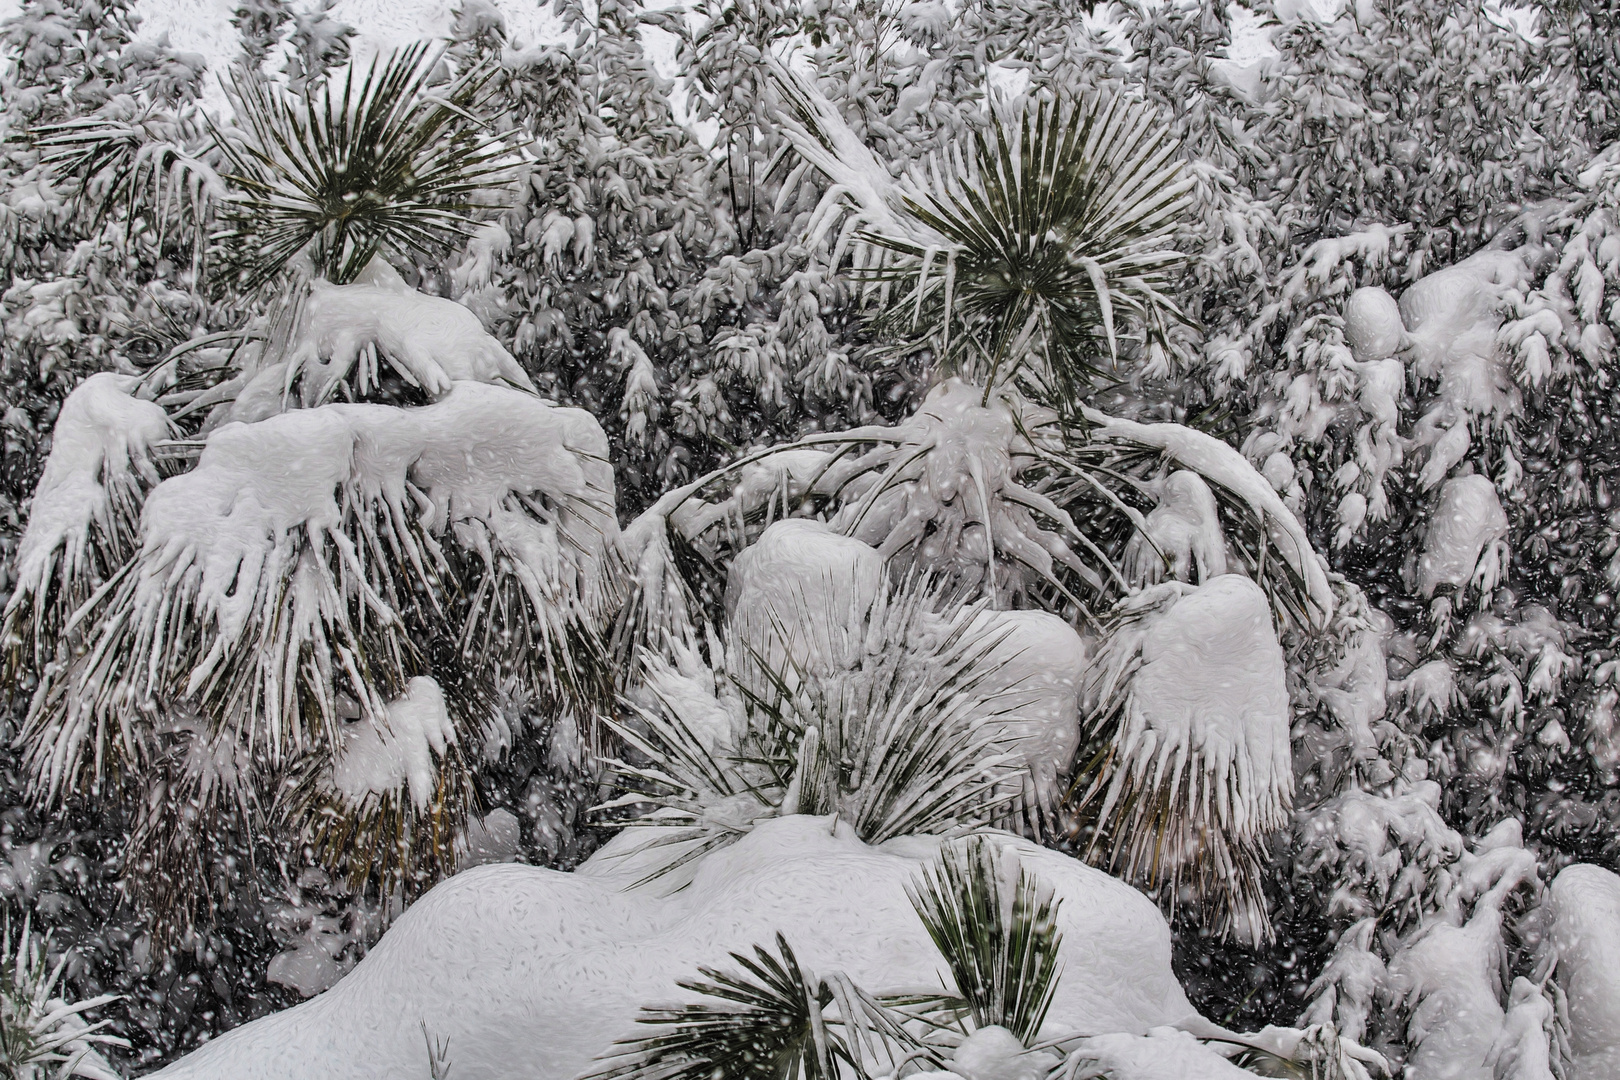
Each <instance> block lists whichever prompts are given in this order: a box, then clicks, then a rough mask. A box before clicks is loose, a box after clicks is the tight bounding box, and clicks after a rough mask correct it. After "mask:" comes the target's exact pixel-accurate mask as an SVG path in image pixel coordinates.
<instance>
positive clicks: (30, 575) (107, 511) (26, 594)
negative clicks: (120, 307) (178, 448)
mask: <svg viewBox="0 0 1620 1080" xmlns="http://www.w3.org/2000/svg"><path fill="white" fill-rule="evenodd" d="M136 386H137V380H136V379H135V378H134V377H133V376H126V375H115V374H112V373H111V372H100V373H98V374H95V375H92V376H90V377H89V378H88V379H86V380H85V381H84V382H82V383H80V384H79V385H78V386H77V387H76V388H75V389H74V391H73V392H72V393H71V394H69V395H68V398H67V400H66V401H64V402H63V403H62V409H61V412H60V413H58V415H57V421H56V428H55V431H54V434H53V437H52V444H51V454H50V457H49V458H48V459H47V460H46V463H45V472H44V475H42V476H41V477H40V481H39V486H38V487H37V488H35V490H34V501H33V506H32V509H31V511H30V513H29V517H28V528H27V529H26V530H25V531H24V533H23V537H22V542H21V544H20V545H19V546H18V549H17V563H16V574H17V584H16V587H15V588H14V589H13V591H12V594H11V598H10V600H9V601H8V602H7V604H6V608H5V614H4V625H3V628H0V635H3V638H4V642H5V648H6V650H7V655H8V660H9V662H10V663H11V664H12V665H16V664H17V663H19V662H20V661H22V659H23V657H24V655H25V654H26V655H27V656H28V658H29V663H31V664H32V665H33V666H34V667H35V668H36V669H38V668H43V666H44V665H45V663H46V661H47V660H62V659H66V657H65V655H63V656H58V655H57V654H58V653H59V652H60V651H61V650H62V649H63V648H65V646H66V642H65V641H64V635H65V634H66V633H67V632H68V629H69V622H70V619H71V616H72V614H73V613H74V612H75V611H77V610H78V609H79V608H80V606H81V605H83V604H84V603H86V602H87V601H88V600H89V599H90V598H91V596H92V595H93V594H94V593H95V591H96V589H97V588H98V587H100V586H101V585H102V584H103V583H104V582H106V581H108V580H109V579H111V578H112V577H113V576H114V575H115V574H116V573H117V572H118V571H119V569H120V568H122V567H123V566H124V564H125V563H126V562H128V561H129V559H130V557H131V556H132V555H133V554H134V553H135V550H136V547H137V546H138V543H139V539H138V536H137V522H138V520H139V518H140V511H141V504H142V502H143V501H144V500H145V497H146V493H147V492H148V491H149V490H150V489H151V488H152V487H154V486H155V485H156V484H157V483H158V481H159V475H158V470H157V466H156V464H155V462H154V453H155V450H156V448H158V447H159V445H160V444H162V443H163V442H165V441H166V440H168V439H169V438H170V437H171V436H172V435H173V433H174V432H173V428H172V426H171V425H170V423H169V418H168V416H167V415H165V413H164V411H163V409H162V408H160V407H159V406H158V405H156V404H154V403H153V402H150V401H144V400H142V399H140V398H137V397H135V396H133V391H134V390H135V389H136Z"/></svg>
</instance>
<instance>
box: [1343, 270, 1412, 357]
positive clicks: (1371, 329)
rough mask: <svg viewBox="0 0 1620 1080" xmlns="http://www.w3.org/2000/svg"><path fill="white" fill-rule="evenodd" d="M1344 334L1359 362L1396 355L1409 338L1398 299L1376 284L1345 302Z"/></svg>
mask: <svg viewBox="0 0 1620 1080" xmlns="http://www.w3.org/2000/svg"><path fill="white" fill-rule="evenodd" d="M1344 336H1345V340H1346V341H1347V342H1349V344H1350V354H1351V355H1352V356H1354V357H1355V359H1356V360H1357V362H1359V363H1363V364H1365V363H1371V362H1372V361H1374V360H1384V359H1387V358H1389V357H1391V356H1394V355H1395V353H1396V352H1398V351H1399V350H1400V348H1401V346H1402V345H1403V344H1404V343H1405V340H1406V327H1405V326H1404V325H1403V324H1402V322H1401V309H1400V307H1399V305H1397V304H1396V303H1395V298H1394V297H1393V296H1391V295H1389V293H1387V292H1385V291H1384V290H1383V289H1380V288H1378V287H1376V286H1367V287H1365V288H1360V289H1357V290H1356V291H1355V292H1353V293H1351V294H1350V299H1349V300H1346V301H1345V304H1344Z"/></svg>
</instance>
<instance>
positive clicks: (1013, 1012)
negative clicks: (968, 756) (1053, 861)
mask: <svg viewBox="0 0 1620 1080" xmlns="http://www.w3.org/2000/svg"><path fill="white" fill-rule="evenodd" d="M908 892H909V894H910V896H911V902H912V905H913V906H914V907H916V909H917V914H918V915H920V916H921V917H922V921H923V924H924V925H925V926H927V928H928V936H929V937H931V938H932V939H933V941H934V945H935V946H936V947H937V948H938V949H939V951H940V953H941V954H942V955H943V956H944V957H945V963H946V965H947V966H949V968H950V969H951V977H952V978H953V979H954V980H955V981H956V987H957V990H958V991H959V992H960V993H961V995H962V998H963V999H965V1002H966V1005H967V1011H968V1014H969V1015H970V1016H971V1017H972V1019H973V1023H974V1025H975V1027H979V1028H983V1027H989V1026H992V1025H995V1026H999V1027H1004V1028H1006V1029H1007V1030H1008V1031H1011V1032H1012V1033H1013V1035H1014V1036H1016V1037H1017V1038H1018V1040H1019V1041H1020V1042H1022V1043H1023V1044H1024V1045H1025V1046H1029V1045H1031V1044H1033V1042H1034V1040H1035V1037H1036V1035H1037V1034H1038V1033H1039V1031H1040V1029H1041V1024H1042V1023H1043V1022H1044V1021H1045V1020H1046V1014H1047V1011H1048V1010H1049V1009H1050V1008H1051V1007H1052V999H1053V997H1054V995H1055V994H1056V993H1057V984H1058V977H1059V974H1060V971H1059V967H1058V945H1059V943H1060V942H1061V941H1062V937H1063V935H1062V933H1061V932H1059V930H1058V928H1057V909H1058V904H1059V901H1058V900H1057V899H1056V898H1055V897H1054V896H1053V895H1052V893H1051V892H1050V891H1048V890H1045V889H1043V888H1042V886H1041V884H1040V883H1039V882H1038V881H1037V880H1036V879H1035V877H1034V876H1033V875H1031V874H1029V873H1028V872H1026V871H1025V870H1024V868H1023V866H1022V865H1021V864H1020V863H1019V862H1018V855H1017V852H1016V851H1012V850H1007V851H1000V852H998V851H997V850H996V847H995V846H994V844H993V843H992V841H990V840H989V839H987V838H985V837H982V836H975V837H971V838H970V839H969V840H968V841H967V842H966V843H963V844H957V845H948V846H946V847H945V848H944V849H942V850H941V852H940V857H939V860H938V861H937V862H936V863H934V864H933V865H932V866H929V867H926V868H925V869H924V871H923V876H922V881H921V883H920V884H918V885H917V886H915V887H914V888H911V889H909V890H908Z"/></svg>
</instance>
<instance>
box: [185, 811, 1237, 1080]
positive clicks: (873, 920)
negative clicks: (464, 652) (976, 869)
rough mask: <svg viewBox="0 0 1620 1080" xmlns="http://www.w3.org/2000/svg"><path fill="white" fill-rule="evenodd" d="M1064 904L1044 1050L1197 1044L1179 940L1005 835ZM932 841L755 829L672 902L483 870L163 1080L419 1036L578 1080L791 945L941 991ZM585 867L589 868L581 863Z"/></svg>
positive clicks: (290, 1071) (291, 1064) (413, 1059)
mask: <svg viewBox="0 0 1620 1080" xmlns="http://www.w3.org/2000/svg"><path fill="white" fill-rule="evenodd" d="M1002 842H1004V843H1006V844H1009V845H1012V846H1013V847H1015V848H1016V849H1017V850H1018V852H1019V856H1020V858H1021V860H1022V861H1023V863H1024V865H1025V866H1026V867H1027V868H1028V869H1029V870H1030V871H1031V872H1033V873H1034V874H1036V875H1037V876H1038V877H1039V878H1040V879H1041V881H1042V882H1044V883H1045V884H1047V885H1049V886H1050V887H1051V888H1052V889H1053V890H1054V892H1055V893H1056V895H1057V897H1058V898H1059V900H1060V905H1061V906H1060V907H1059V909H1058V915H1057V922H1058V927H1059V929H1060V930H1061V931H1062V934H1063V944H1062V959H1061V964H1062V970H1063V978H1062V979H1061V980H1060V981H1059V983H1058V990H1057V997H1056V1000H1055V1001H1054V1002H1053V1005H1052V1010H1051V1013H1050V1014H1049V1016H1048V1020H1047V1029H1046V1030H1048V1031H1050V1032H1053V1033H1056V1032H1058V1031H1070V1030H1078V1031H1081V1032H1086V1033H1093V1032H1096V1033H1101V1032H1123V1033H1127V1034H1132V1035H1140V1034H1144V1033H1146V1032H1147V1031H1149V1030H1151V1029H1153V1028H1157V1027H1161V1026H1164V1025H1172V1024H1187V1025H1188V1026H1193V1027H1200V1028H1201V1027H1202V1026H1205V1023H1204V1021H1203V1020H1202V1019H1201V1018H1199V1017H1198V1016H1197V1014H1196V1013H1195V1012H1194V1010H1193V1008H1192V1006H1191V1005H1190V1004H1189V1003H1188V1001H1187V998H1186V996H1185V995H1184V994H1183V992H1182V990H1181V986H1180V984H1178V983H1177V982H1176V979H1175V976H1174V974H1173V973H1172V972H1171V969H1170V932H1169V928H1168V927H1167V926H1166V924H1165V922H1164V919H1163V918H1162V917H1161V916H1160V915H1159V913H1158V911H1157V910H1155V909H1154V907H1153V905H1152V904H1151V903H1150V902H1149V901H1148V900H1147V899H1146V898H1145V897H1143V896H1142V895H1141V894H1140V893H1138V892H1136V891H1135V890H1134V889H1131V888H1130V887H1129V886H1127V885H1125V884H1124V883H1122V882H1119V881H1116V880H1115V879H1113V878H1110V877H1108V876H1107V875H1105V874H1103V873H1101V872H1100V871H1097V870H1094V869H1091V868H1090V867H1087V866H1085V865H1083V864H1081V863H1079V862H1077V861H1075V860H1074V859H1071V858H1068V857H1067V856H1064V855H1062V854H1059V853H1057V852H1053V851H1047V850H1044V849H1042V848H1039V847H1036V846H1035V845H1033V844H1030V843H1028V842H1027V841H1023V840H1019V839H1015V838H1013V837H1010V836H1009V837H1006V838H1004V840H1002ZM939 843H940V841H938V840H935V839H928V838H910V837H908V838H905V839H903V840H896V841H891V842H890V843H889V844H886V845H883V846H881V847H876V848H873V847H868V846H866V845H865V844H862V843H861V842H860V841H859V840H857V839H855V837H854V836H853V835H851V834H850V832H849V830H848V828H847V827H846V826H841V825H840V826H836V828H835V827H834V826H833V823H832V821H831V819H829V818H824V817H798V816H795V817H786V818H780V819H776V820H773V821H768V822H764V823H761V824H760V825H758V826H757V827H755V828H754V829H753V831H752V832H750V833H749V835H748V836H746V837H744V838H743V839H742V840H740V841H738V842H737V843H736V844H735V845H733V846H732V847H730V848H727V849H725V850H723V851H721V852H717V853H715V854H713V855H710V856H708V857H707V858H706V859H705V860H704V861H703V863H702V865H701V867H700V869H699V871H698V875H697V880H695V881H694V882H693V884H692V886H691V887H690V888H688V889H684V890H682V891H681V892H679V893H677V894H675V895H674V896H671V897H668V898H661V897H658V896H656V895H653V890H648V889H628V888H626V887H625V886H626V885H627V884H628V883H629V882H632V881H634V880H636V878H637V877H639V876H640V873H641V871H640V868H638V867H636V866H625V865H622V861H621V863H618V864H615V866H614V868H613V870H612V871H610V872H608V873H596V874H565V873H559V872H557V871H554V870H542V869H538V868H535V867H529V866H519V865H515V864H508V865H501V866H486V867H479V868H478V869H476V870H470V871H467V872H465V873H463V874H460V875H458V876H456V877H454V878H451V879H450V880H449V881H446V882H444V883H442V884H440V885H439V886H437V887H436V888H434V889H433V890H432V891H431V892H429V893H428V894H427V895H426V896H424V897H423V898H422V899H421V900H419V901H417V903H416V904H415V905H413V906H412V907H411V908H410V909H409V910H408V911H407V912H406V913H405V914H404V915H403V916H402V917H401V918H400V920H399V921H398V922H397V923H395V924H394V926H393V928H392V929H391V930H389V932H388V933H387V935H385V936H384V938H383V939H382V941H381V942H380V943H379V944H378V945H377V947H376V948H375V949H373V950H372V951H371V953H370V955H368V956H367V957H366V959H365V960H363V961H361V963H360V964H359V965H358V966H357V967H356V968H355V969H354V970H353V971H352V972H350V973H349V974H348V975H347V976H345V977H344V978H343V980H342V981H341V982H339V983H338V984H337V985H336V986H335V987H333V988H332V989H331V990H328V991H327V992H326V993H324V994H322V995H321V996H319V997H317V998H314V999H313V1000H310V1001H307V1002H305V1003H304V1004H302V1005H299V1006H296V1007H294V1008H292V1009H288V1010H286V1011H285V1012H280V1013H276V1014H274V1015H272V1016H268V1017H265V1018H264V1019H262V1020H257V1021H254V1022H253V1023H251V1024H247V1025H245V1026H243V1027H240V1028H237V1029H236V1030H235V1031H232V1032H228V1033H227V1034H225V1035H222V1036H220V1037H219V1038H218V1039H216V1040H215V1041H213V1042H211V1043H209V1044H208V1045H206V1046H204V1047H203V1048H202V1049H200V1050H198V1051H196V1052H195V1053H193V1054H191V1055H190V1056H188V1057H186V1058H183V1059H182V1060H180V1061H178V1062H176V1063H175V1064H173V1065H171V1066H170V1067H169V1068H167V1069H165V1070H163V1071H162V1072H160V1073H158V1074H157V1075H158V1076H161V1077H164V1078H166V1080H193V1078H202V1077H208V1078H211V1080H212V1078H225V1077H229V1078H230V1080H272V1078H274V1080H309V1078H312V1077H321V1076H333V1077H339V1076H340V1077H344V1078H345V1080H398V1078H399V1077H404V1076H416V1075H421V1074H422V1073H423V1072H424V1070H425V1068H426V1065H425V1060H424V1056H423V1055H424V1053H425V1051H424V1049H423V1039H422V1025H423V1023H426V1025H427V1030H428V1033H429V1035H430V1036H431V1037H432V1038H433V1039H435V1040H440V1041H443V1040H448V1042H449V1046H450V1051H451V1057H452V1060H453V1061H454V1064H455V1070H456V1076H457V1077H458V1078H460V1077H465V1078H467V1080H572V1078H573V1077H575V1076H577V1075H579V1074H580V1073H581V1072H583V1071H584V1070H585V1069H586V1068H587V1067H588V1066H589V1065H590V1062H591V1061H592V1059H593V1058H594V1057H595V1056H596V1055H598V1054H601V1053H602V1052H604V1051H605V1050H607V1049H608V1048H609V1046H610V1045H611V1044H612V1043H613V1041H614V1040H616V1039H618V1038H621V1037H624V1036H626V1035H629V1034H632V1033H633V1031H634V1028H635V1023H634V1020H635V1015H636V1010H637V1009H638V1008H640V1007H641V1006H642V1005H647V1004H657V1003H670V1002H674V1001H680V1000H683V999H684V1000H690V999H691V997H692V995H690V994H685V993H684V992H683V991H681V990H679V989H678V988H677V987H676V985H675V980H676V979H677V978H683V977H686V976H695V975H696V974H697V970H698V967H699V966H700V965H703V966H715V967H719V968H721V969H727V968H734V967H735V965H734V964H733V963H732V962H731V961H730V960H729V959H728V956H727V954H728V953H731V952H748V953H750V954H751V952H752V948H753V946H754V945H755V944H756V943H761V944H768V943H769V942H771V941H772V940H773V939H774V936H775V934H776V933H777V932H778V931H781V932H782V933H784V934H785V935H786V936H787V939H788V941H789V943H790V944H791V945H792V947H793V950H794V952H795V954H796V955H797V956H798V957H799V959H800V961H801V962H802V963H803V964H804V965H805V966H806V967H807V968H808V969H809V970H811V971H813V972H815V973H816V974H818V975H822V974H828V973H831V972H834V971H842V972H843V973H845V974H846V975H848V976H849V977H850V978H852V979H853V980H854V981H855V982H856V983H857V984H859V985H860V986H862V987H863V988H865V989H867V990H869V991H871V992H873V993H882V992H887V991H897V990H919V991H922V990H926V989H929V988H933V989H938V987H939V986H940V984H941V980H942V979H943V980H944V981H945V983H946V984H947V985H949V982H950V977H949V975H948V974H947V973H946V971H945V968H944V962H943V959H942V958H941V957H940V955H939V953H938V952H937V951H936V950H935V948H934V946H933V944H932V942H931V941H930V940H929V938H928V935H927V932H926V931H925V930H924V928H923V924H922V921H921V920H920V919H919V918H918V916H917V914H916V912H915V910H914V909H913V908H912V906H911V903H910V901H909V900H908V899H907V897H906V894H905V886H906V885H907V884H908V883H910V882H912V881H914V880H915V879H916V878H917V877H918V875H919V873H920V871H921V868H922V865H923V862H924V861H925V860H929V859H932V858H933V857H935V854H936V852H937V851H938V847H939ZM587 865H590V864H587Z"/></svg>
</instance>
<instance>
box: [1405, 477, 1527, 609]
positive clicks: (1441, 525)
mask: <svg viewBox="0 0 1620 1080" xmlns="http://www.w3.org/2000/svg"><path fill="white" fill-rule="evenodd" d="M1507 533H1508V521H1507V515H1506V514H1504V513H1503V512H1502V503H1501V501H1500V500H1499V499H1497V497H1496V485H1495V484H1493V483H1491V480H1490V478H1489V477H1487V476H1480V475H1479V474H1478V473H1474V474H1471V475H1468V476H1458V477H1454V478H1452V479H1450V480H1447V481H1446V486H1445V487H1443V488H1441V489H1440V505H1439V506H1438V507H1437V508H1436V509H1435V512H1434V516H1433V517H1432V518H1430V520H1429V537H1428V540H1427V541H1426V542H1425V543H1424V545H1423V557H1422V559H1421V560H1420V561H1419V562H1418V578H1419V586H1420V588H1421V590H1422V593H1423V595H1424V596H1433V595H1434V592H1435V590H1436V589H1438V588H1439V587H1440V586H1442V585H1449V586H1451V587H1452V588H1454V589H1456V590H1458V591H1459V592H1461V591H1462V590H1464V589H1466V588H1468V586H1469V585H1470V584H1472V585H1475V586H1477V588H1478V593H1479V595H1480V597H1481V598H1482V599H1488V598H1489V597H1490V596H1491V595H1492V594H1493V593H1494V592H1495V591H1496V584H1497V582H1498V581H1500V580H1502V578H1504V577H1506V575H1507Z"/></svg>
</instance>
